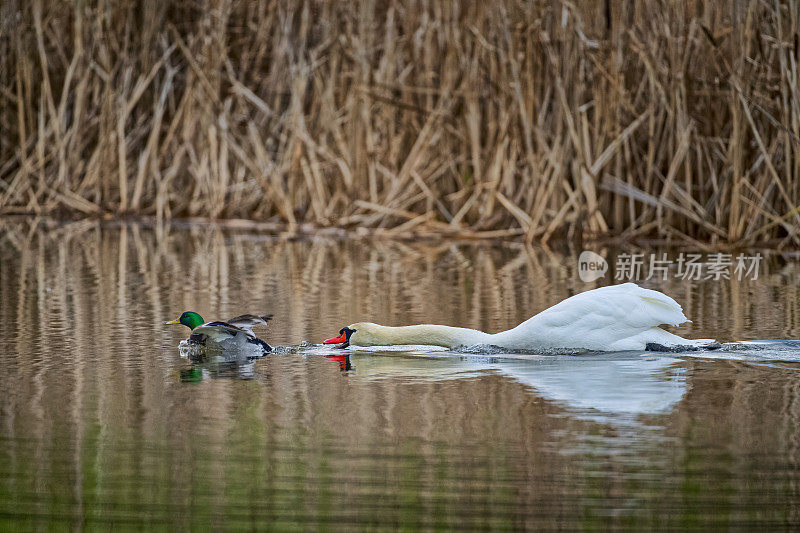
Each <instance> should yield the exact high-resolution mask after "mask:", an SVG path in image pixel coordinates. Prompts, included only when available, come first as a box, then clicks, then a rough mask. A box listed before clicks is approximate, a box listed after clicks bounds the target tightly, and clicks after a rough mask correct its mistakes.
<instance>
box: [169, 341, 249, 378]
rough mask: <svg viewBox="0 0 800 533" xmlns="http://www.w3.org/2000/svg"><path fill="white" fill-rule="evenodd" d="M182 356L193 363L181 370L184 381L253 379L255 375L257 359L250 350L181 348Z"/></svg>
mask: <svg viewBox="0 0 800 533" xmlns="http://www.w3.org/2000/svg"><path fill="white" fill-rule="evenodd" d="M180 353H181V357H183V358H185V359H188V360H189V361H191V362H192V365H191V366H190V367H188V368H182V369H181V370H180V378H181V381H183V382H198V381H202V380H203V379H204V378H238V379H253V378H254V377H255V361H256V360H257V359H259V358H260V357H253V356H252V355H251V354H250V353H249V352H242V351H239V350H230V349H229V350H209V349H207V348H206V349H203V350H198V349H186V348H183V347H182V348H181V349H180Z"/></svg>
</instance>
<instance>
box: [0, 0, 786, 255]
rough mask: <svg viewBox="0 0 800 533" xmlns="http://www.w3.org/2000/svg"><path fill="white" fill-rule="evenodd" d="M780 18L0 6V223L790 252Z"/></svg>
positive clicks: (204, 4) (338, 6)
mask: <svg viewBox="0 0 800 533" xmlns="http://www.w3.org/2000/svg"><path fill="white" fill-rule="evenodd" d="M798 15H800V10H798V3H797V1H789V2H780V1H775V2H770V1H758V0H751V1H748V0H742V1H738V2H733V3H731V2H727V1H722V0H711V1H702V2H701V1H688V2H686V1H681V2H678V1H670V0H667V1H658V0H642V1H636V2H633V1H629V0H623V1H617V0H606V1H605V2H594V1H574V2H567V1H563V2H543V1H529V2H525V1H512V0H502V1H499V2H482V3H481V2H476V3H450V2H436V1H429V2H428V1H419V2H413V1H403V2H378V1H374V0H359V1H353V2H313V1H306V2H281V1H272V0H263V1H235V0H219V1H211V0H207V1H201V2H189V1H164V2H158V1H155V0H142V1H139V2H133V1H125V0H122V1H119V2H109V3H106V2H94V1H90V2H77V1H76V2H69V1H43V0H33V1H32V2H19V1H14V0H11V1H7V2H4V3H3V4H2V6H1V7H0V214H12V213H35V214H51V215H52V214H55V215H69V216H114V215H117V214H137V215H148V216H155V217H157V218H159V219H168V218H173V217H208V218H245V219H251V220H257V221H268V222H274V223H280V224H283V225H286V226H288V227H289V228H290V229H291V228H296V227H298V226H299V225H301V224H308V225H311V226H313V227H333V226H336V227H340V228H354V227H361V228H376V229H379V230H380V231H381V232H383V233H386V234H389V235H409V234H414V233H423V232H440V233H445V234H448V233H449V234H457V235H474V236H489V237H502V236H522V237H523V238H524V239H525V240H527V241H534V240H537V241H544V242H547V241H548V240H550V239H551V238H553V237H554V236H556V237H571V238H575V239H579V238H593V237H599V236H608V235H613V236H618V237H621V238H627V239H632V238H637V237H642V236H648V237H658V238H667V239H671V240H678V241H684V242H689V243H692V242H704V243H713V244H719V245H733V246H744V245H751V244H755V243H761V242H764V241H772V242H774V243H775V244H776V245H778V246H790V247H796V246H797V245H798V244H800V205H799V204H800V131H798V130H800V99H799V98H798V76H799V74H798V63H797V61H798V54H799V53H800V37H798V19H799V18H800V17H799V16H798Z"/></svg>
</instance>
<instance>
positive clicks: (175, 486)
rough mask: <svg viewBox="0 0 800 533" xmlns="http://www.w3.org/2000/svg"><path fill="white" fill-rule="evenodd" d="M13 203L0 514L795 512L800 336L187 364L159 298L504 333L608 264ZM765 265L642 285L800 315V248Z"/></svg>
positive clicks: (73, 523)
mask: <svg viewBox="0 0 800 533" xmlns="http://www.w3.org/2000/svg"><path fill="white" fill-rule="evenodd" d="M0 224H2V225H1V226H0V302H2V304H0V338H1V339H2V341H0V347H2V349H0V364H2V372H0V391H2V394H3V400H2V402H0V528H3V529H10V528H12V527H13V528H15V529H23V530H24V529H50V528H67V527H69V528H79V527H85V528H97V529H108V528H109V527H114V528H122V529H124V528H128V527H131V528H142V527H146V528H148V529H152V528H154V529H159V528H160V529H174V528H186V527H190V526H195V527H209V526H211V527H221V526H228V527H238V528H259V529H263V528H267V527H273V528H296V527H301V528H318V527H323V528H326V529H349V528H351V527H353V526H360V527H373V528H387V529H394V528H396V527H408V528H417V527H422V528H458V529H464V528H496V529H510V528H523V527H524V528H531V529H532V528H537V529H543V528H547V529H550V528H576V527H580V528H595V527H597V528H600V527H609V526H617V527H631V528H642V527H659V528H665V527H676V528H677V527H680V528H705V527H726V528H731V527H741V528H745V527H746V528H754V527H779V526H782V527H791V526H794V527H796V526H798V525H800V516H799V515H800V511H798V510H797V509H800V507H798V505H797V504H798V503H800V497H799V496H800V494H799V493H800V470H799V469H798V467H799V466H800V356H798V355H797V354H798V353H800V351H798V349H797V348H796V347H795V346H792V345H776V346H773V347H770V348H767V349H763V350H744V351H736V350H729V351H727V352H725V353H697V354H669V353H664V354H656V353H646V352H624V353H617V354H599V355H581V356H566V355H560V356H541V355H536V354H527V355H508V354H480V353H476V354H473V353H461V354H453V353H446V352H439V351H431V350H428V351H424V350H418V351H411V352H397V351H390V352H389V351H375V350H373V351H353V352H352V353H351V354H350V355H349V357H344V356H343V355H342V354H338V353H336V352H335V351H332V350H330V349H329V348H325V349H320V348H303V349H300V350H296V349H290V350H282V351H281V352H280V355H272V356H268V357H265V358H262V359H258V360H255V361H244V362H242V361H239V362H238V363H237V362H235V361H231V362H225V361H219V360H217V361H209V362H204V363H194V362H192V361H191V360H189V359H188V358H184V357H181V355H180V353H179V351H178V349H177V344H178V342H179V341H180V340H181V339H182V338H184V337H185V336H186V334H187V332H188V330H186V329H185V328H179V327H176V326H164V325H163V322H164V321H165V320H168V319H172V318H174V317H176V316H177V315H178V314H179V313H180V312H181V311H183V310H186V309H193V310H195V311H198V312H199V313H200V314H202V315H203V316H204V317H205V318H206V319H209V320H210V319H219V318H227V317H229V316H234V315H237V314H241V313H244V312H259V313H274V314H275V318H274V321H273V323H272V326H271V328H270V329H269V330H268V331H266V332H263V335H262V337H263V338H265V339H266V340H268V341H269V342H270V343H271V344H273V345H297V344H299V343H300V342H301V341H310V342H313V343H319V342H320V341H321V340H322V339H324V338H327V337H330V336H332V335H334V334H335V333H336V332H337V331H338V330H339V329H340V328H341V327H342V326H344V325H347V324H350V323H352V322H356V321H360V320H372V321H375V322H380V323H384V324H391V325H400V324H409V323H416V322H438V323H447V324H453V325H460V326H466V327H472V328H478V329H483V330H487V331H492V332H494V331H499V330H502V329H507V328H509V327H512V326H514V325H516V324H517V323H519V322H520V321H522V320H524V319H526V318H528V317H529V316H531V315H533V314H534V313H536V312H538V311H540V310H542V309H544V308H546V307H548V306H549V305H552V304H554V303H556V302H558V301H560V300H562V299H563V298H566V297H568V296H570V295H572V294H575V293H576V292H580V291H582V290H586V289H588V288H592V287H595V286H599V284H604V283H608V281H607V280H605V281H604V280H600V281H598V282H597V283H583V282H581V281H580V280H579V278H578V276H577V273H576V256H574V255H572V254H570V253H569V252H565V253H560V252H555V251H552V250H545V249H537V248H534V249H526V248H525V247H522V246H520V245H517V244H513V243H510V244H509V243H506V244H494V245H492V244H487V243H482V244H475V243H443V242H435V241H431V242H419V243H408V242H392V241H381V240H343V241H337V240H330V239H305V240H290V239H284V238H279V237H271V236H265V235H260V234H257V233H253V232H245V231H232V230H222V229H219V228H216V227H214V226H207V225H203V226H186V227H177V226H174V227H172V228H166V229H159V228H151V227H147V226H137V225H132V224H106V225H101V224H99V223H96V222H83V223H78V224H73V225H69V226H65V227H51V228H45V227H43V226H40V225H35V224H32V223H30V222H22V223H16V222H14V223H12V222H2V223H0ZM600 251H602V252H603V253H612V252H611V251H608V250H600ZM614 253H615V252H614ZM762 267H763V268H762V271H761V274H760V276H759V278H758V279H757V280H744V281H736V280H733V281H728V280H723V281H706V282H697V281H682V280H677V279H670V280H668V281H666V282H662V281H658V282H655V281H653V282H651V283H646V284H645V286H648V287H651V288H656V289H659V290H662V291H664V292H667V293H668V294H670V295H672V296H673V297H674V298H675V299H677V300H678V301H679V302H680V303H681V304H682V305H683V306H684V310H685V312H686V314H687V315H688V316H689V317H690V318H691V319H692V320H693V322H692V323H691V324H687V325H686V326H682V327H681V328H678V329H676V330H675V331H676V332H678V333H680V334H682V335H686V336H690V337H714V338H717V339H719V340H722V341H731V340H748V339H796V338H799V337H800V304H799V303H798V301H799V300H798V296H800V294H798V293H799V292H800V291H798V288H797V287H798V283H797V282H798V280H799V279H800V269H799V268H798V266H797V259H796V258H792V257H783V256H780V255H775V254H772V255H770V256H769V257H768V258H767V260H766V261H765V262H764V264H763V265H762ZM326 354H327V355H328V357H326Z"/></svg>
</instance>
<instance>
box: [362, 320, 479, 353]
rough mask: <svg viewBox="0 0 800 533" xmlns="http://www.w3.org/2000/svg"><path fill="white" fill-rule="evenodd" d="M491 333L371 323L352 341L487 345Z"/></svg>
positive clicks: (374, 343) (463, 329) (440, 327)
mask: <svg viewBox="0 0 800 533" xmlns="http://www.w3.org/2000/svg"><path fill="white" fill-rule="evenodd" d="M490 338H491V335H489V334H488V333H484V332H482V331H478V330H475V329H468V328H456V327H452V326H439V325H435V324H419V325H416V326H400V327H391V326H380V325H378V324H370V325H369V327H363V328H361V329H359V330H357V332H356V333H355V334H354V337H353V344H356V345H358V346H392V345H398V344H423V345H428V346H444V347H446V348H456V347H458V346H472V345H475V344H486V343H488V342H489V340H490Z"/></svg>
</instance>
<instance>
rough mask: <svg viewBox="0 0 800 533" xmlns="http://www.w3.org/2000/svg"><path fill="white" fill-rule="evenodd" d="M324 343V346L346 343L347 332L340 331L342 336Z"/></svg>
mask: <svg viewBox="0 0 800 533" xmlns="http://www.w3.org/2000/svg"><path fill="white" fill-rule="evenodd" d="M324 342H325V344H339V343H340V342H347V332H346V331H342V334H341V335H339V336H338V337H333V338H330V339H326V340H325V341H324Z"/></svg>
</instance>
